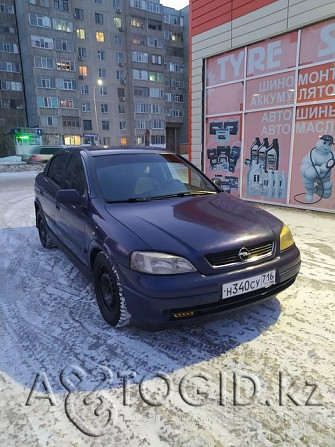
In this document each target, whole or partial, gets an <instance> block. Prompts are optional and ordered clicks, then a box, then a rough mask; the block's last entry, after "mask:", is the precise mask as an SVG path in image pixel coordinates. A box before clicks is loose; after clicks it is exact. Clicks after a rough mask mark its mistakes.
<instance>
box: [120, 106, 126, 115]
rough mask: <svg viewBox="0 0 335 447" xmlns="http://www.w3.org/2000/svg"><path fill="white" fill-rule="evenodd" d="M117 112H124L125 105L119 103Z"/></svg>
mask: <svg viewBox="0 0 335 447" xmlns="http://www.w3.org/2000/svg"><path fill="white" fill-rule="evenodd" d="M119 113H126V106H125V105H124V104H119Z"/></svg>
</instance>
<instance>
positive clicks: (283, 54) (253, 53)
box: [247, 31, 298, 76]
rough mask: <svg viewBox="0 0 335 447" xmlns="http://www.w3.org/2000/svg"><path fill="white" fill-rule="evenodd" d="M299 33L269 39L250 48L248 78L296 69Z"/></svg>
mask: <svg viewBox="0 0 335 447" xmlns="http://www.w3.org/2000/svg"><path fill="white" fill-rule="evenodd" d="M297 41H298V33H297V31H294V32H292V33H289V34H285V35H284V36H280V37H275V38H273V39H269V40H267V41H266V42H260V43H258V44H255V45H250V46H249V47H248V57H247V76H257V75H261V74H264V73H271V72H275V71H278V70H283V69H285V68H286V69H288V68H293V67H295V64H296V54H297Z"/></svg>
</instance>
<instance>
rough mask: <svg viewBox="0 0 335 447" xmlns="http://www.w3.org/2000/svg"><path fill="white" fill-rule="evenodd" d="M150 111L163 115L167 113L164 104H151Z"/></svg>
mask: <svg viewBox="0 0 335 447" xmlns="http://www.w3.org/2000/svg"><path fill="white" fill-rule="evenodd" d="M150 113H152V114H153V115H157V114H161V115H162V114H164V113H165V110H164V106H162V105H159V104H151V106H150Z"/></svg>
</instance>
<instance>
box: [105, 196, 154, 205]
mask: <svg viewBox="0 0 335 447" xmlns="http://www.w3.org/2000/svg"><path fill="white" fill-rule="evenodd" d="M149 200H151V197H129V199H124V200H107V201H106V203H108V204H110V203H135V202H147V201H149Z"/></svg>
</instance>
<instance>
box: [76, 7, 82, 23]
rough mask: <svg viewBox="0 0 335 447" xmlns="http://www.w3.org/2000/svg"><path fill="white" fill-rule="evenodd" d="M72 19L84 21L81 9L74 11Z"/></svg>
mask: <svg viewBox="0 0 335 447" xmlns="http://www.w3.org/2000/svg"><path fill="white" fill-rule="evenodd" d="M74 18H75V19H78V20H84V10H83V9H78V8H75V9H74Z"/></svg>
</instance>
